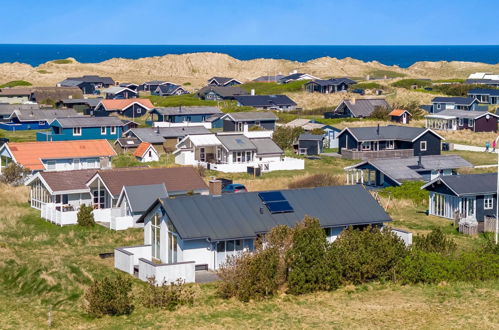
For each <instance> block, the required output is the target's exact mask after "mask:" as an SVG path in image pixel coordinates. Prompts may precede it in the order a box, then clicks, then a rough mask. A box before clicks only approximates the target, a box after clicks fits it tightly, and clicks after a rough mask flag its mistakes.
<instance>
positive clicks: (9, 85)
mask: <svg viewBox="0 0 499 330" xmlns="http://www.w3.org/2000/svg"><path fill="white" fill-rule="evenodd" d="M21 86H32V84H31V83H30V82H29V81H25V80H13V81H9V82H7V83H5V84H1V85H0V88H12V87H21Z"/></svg>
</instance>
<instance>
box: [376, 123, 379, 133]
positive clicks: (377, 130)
mask: <svg viewBox="0 0 499 330" xmlns="http://www.w3.org/2000/svg"><path fill="white" fill-rule="evenodd" d="M376 134H378V136H379V124H378V128H376Z"/></svg>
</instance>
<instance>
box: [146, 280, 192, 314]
mask: <svg viewBox="0 0 499 330" xmlns="http://www.w3.org/2000/svg"><path fill="white" fill-rule="evenodd" d="M157 284H158V283H156V280H155V279H154V278H149V279H148V284H147V285H146V286H145V287H144V288H143V289H142V291H141V293H140V296H139V298H140V301H141V302H142V304H143V305H144V307H147V308H161V309H166V310H169V311H174V310H175V309H177V307H178V306H181V305H192V304H193V303H194V299H195V296H196V292H195V290H194V287H193V286H189V285H186V284H185V283H184V282H183V281H182V280H177V281H176V282H172V283H166V282H163V283H161V285H160V286H158V285H157Z"/></svg>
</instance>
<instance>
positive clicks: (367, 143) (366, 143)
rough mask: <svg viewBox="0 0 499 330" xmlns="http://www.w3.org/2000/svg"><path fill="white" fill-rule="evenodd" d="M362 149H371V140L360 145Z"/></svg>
mask: <svg viewBox="0 0 499 330" xmlns="http://www.w3.org/2000/svg"><path fill="white" fill-rule="evenodd" d="M360 148H361V149H362V150H371V142H369V141H368V142H362V143H361V145H360Z"/></svg>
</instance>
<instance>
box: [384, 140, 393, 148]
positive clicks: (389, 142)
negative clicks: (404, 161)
mask: <svg viewBox="0 0 499 330" xmlns="http://www.w3.org/2000/svg"><path fill="white" fill-rule="evenodd" d="M385 148H386V149H389V150H393V149H395V141H394V140H388V141H386V146H385Z"/></svg>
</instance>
